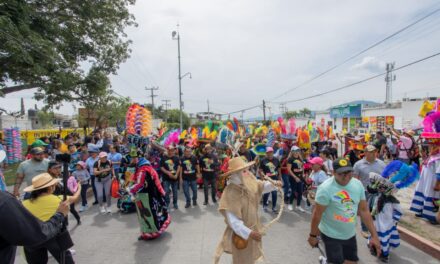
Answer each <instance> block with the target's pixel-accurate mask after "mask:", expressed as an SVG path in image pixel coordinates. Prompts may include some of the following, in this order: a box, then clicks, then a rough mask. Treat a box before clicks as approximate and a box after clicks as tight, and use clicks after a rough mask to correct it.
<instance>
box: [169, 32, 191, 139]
mask: <svg viewBox="0 0 440 264" xmlns="http://www.w3.org/2000/svg"><path fill="white" fill-rule="evenodd" d="M171 37H172V38H173V39H174V40H177V60H178V66H179V73H178V74H179V75H178V78H179V110H180V131H182V130H183V120H182V119H183V114H182V106H183V103H182V79H183V78H184V77H185V76H187V75H189V78H190V79H192V76H191V73H190V72H187V73H185V74H184V75H183V76H182V75H181V69H180V34H179V25H177V31H173V32H172V33H171Z"/></svg>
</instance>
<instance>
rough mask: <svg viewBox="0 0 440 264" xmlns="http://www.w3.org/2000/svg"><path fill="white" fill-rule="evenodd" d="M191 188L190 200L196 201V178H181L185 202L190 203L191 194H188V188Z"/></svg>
mask: <svg viewBox="0 0 440 264" xmlns="http://www.w3.org/2000/svg"><path fill="white" fill-rule="evenodd" d="M190 187H191V190H192V194H193V197H192V200H193V203H196V202H197V183H196V180H183V193H184V194H185V198H186V204H190V203H191V196H190V194H189V188H190Z"/></svg>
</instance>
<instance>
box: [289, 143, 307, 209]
mask: <svg viewBox="0 0 440 264" xmlns="http://www.w3.org/2000/svg"><path fill="white" fill-rule="evenodd" d="M303 163H304V159H303V157H302V155H301V149H300V148H299V147H297V146H293V147H292V148H291V150H290V154H289V158H288V160H287V171H288V172H289V176H290V177H289V185H290V190H291V194H290V199H289V205H288V208H289V210H290V211H293V200H294V199H295V198H296V209H297V210H298V211H300V212H305V211H304V209H302V208H301V200H302V194H303V191H304V187H303V181H304V170H303Z"/></svg>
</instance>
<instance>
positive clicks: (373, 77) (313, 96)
mask: <svg viewBox="0 0 440 264" xmlns="http://www.w3.org/2000/svg"><path fill="white" fill-rule="evenodd" d="M439 55H440V52H437V53H435V54H432V55H430V56H428V57H424V58H422V59H419V60H416V61H413V62H410V63H408V64H405V65H403V66H400V67H397V68H396V69H394V71H398V70H401V69H404V68H407V67H410V66H412V65H414V64H417V63H420V62H423V61H425V60H429V59H432V58H434V57H437V56H439ZM385 74H386V72H382V73H379V74H376V75H373V76H370V77H368V78H366V79H363V80H360V81H357V82H354V83H350V84H347V85H344V86H341V87H338V88H335V89H332V90H329V91H327V92H322V93H319V94H315V95H310V96H307V97H303V98H300V99H295V100H289V101H285V102H282V103H283V104H287V103H293V102H299V101H304V100H307V99H311V98H315V97H319V96H322V95H326V94H329V93H333V92H336V91H340V90H343V89H347V88H350V87H352V86H355V85H358V84H361V83H364V82H367V81H370V80H373V79H376V78H378V77H380V76H382V75H385Z"/></svg>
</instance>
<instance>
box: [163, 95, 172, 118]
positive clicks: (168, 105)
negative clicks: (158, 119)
mask: <svg viewBox="0 0 440 264" xmlns="http://www.w3.org/2000/svg"><path fill="white" fill-rule="evenodd" d="M162 102H163V106H164V107H165V123H167V122H168V107H171V104H170V103H169V102H171V100H162Z"/></svg>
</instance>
